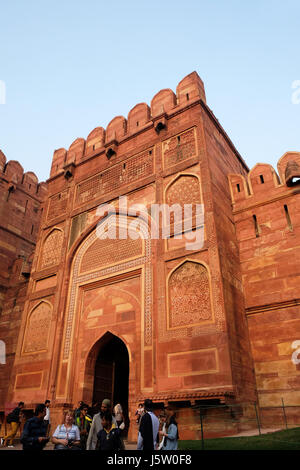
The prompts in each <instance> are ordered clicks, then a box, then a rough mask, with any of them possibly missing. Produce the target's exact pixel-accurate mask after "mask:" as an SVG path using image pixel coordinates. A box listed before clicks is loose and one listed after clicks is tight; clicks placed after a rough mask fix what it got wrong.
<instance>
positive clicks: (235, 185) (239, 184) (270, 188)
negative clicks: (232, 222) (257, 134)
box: [228, 152, 300, 210]
mask: <svg viewBox="0 0 300 470" xmlns="http://www.w3.org/2000/svg"><path fill="white" fill-rule="evenodd" d="M277 168H278V173H279V174H277V172H276V171H275V170H274V168H273V167H272V165H269V164H267V163H257V164H256V165H255V166H254V167H253V168H252V169H251V170H250V171H249V173H248V176H247V178H245V177H244V176H242V175H239V174H230V175H228V180H229V186H230V191H231V199H232V204H233V207H234V210H238V209H242V208H246V207H248V206H249V205H253V204H254V203H259V201H267V200H272V199H273V198H276V197H279V196H280V194H285V193H286V191H294V189H295V187H300V186H299V185H300V152H286V153H285V154H284V155H283V156H282V157H281V158H280V159H279V161H278V164H277Z"/></svg>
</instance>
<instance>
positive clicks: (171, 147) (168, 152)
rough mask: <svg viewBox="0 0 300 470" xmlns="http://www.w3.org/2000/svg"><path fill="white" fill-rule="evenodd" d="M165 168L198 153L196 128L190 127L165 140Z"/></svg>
mask: <svg viewBox="0 0 300 470" xmlns="http://www.w3.org/2000/svg"><path fill="white" fill-rule="evenodd" d="M162 145H163V147H162V153H163V162H164V168H169V167H171V166H172V165H175V164H176V163H180V162H182V161H184V160H187V159H188V158H191V157H194V156H196V155H197V145H196V130H195V128H192V129H189V130H187V131H185V132H183V133H181V134H178V135H175V136H173V137H171V138H170V139H167V140H165V141H164V142H163V144H162Z"/></svg>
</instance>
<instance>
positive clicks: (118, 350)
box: [93, 334, 129, 416]
mask: <svg viewBox="0 0 300 470" xmlns="http://www.w3.org/2000/svg"><path fill="white" fill-rule="evenodd" d="M128 382H129V357H128V351H127V348H126V346H125V344H124V343H123V341H122V340H121V339H120V338H118V337H117V336H114V335H112V334H107V336H106V337H105V338H104V344H103V346H102V347H101V349H100V351H99V353H98V357H97V360H96V365H95V376H94V391H93V403H97V404H99V405H101V403H102V400H104V398H109V399H110V400H111V404H112V406H115V405H116V404H117V403H120V404H121V406H122V408H123V412H124V415H125V416H127V415H128Z"/></svg>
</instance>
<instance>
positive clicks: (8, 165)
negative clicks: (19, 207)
mask: <svg viewBox="0 0 300 470" xmlns="http://www.w3.org/2000/svg"><path fill="white" fill-rule="evenodd" d="M0 180H1V181H2V182H3V183H4V184H6V186H7V189H8V191H14V190H15V189H16V187H18V188H19V189H22V190H23V191H24V192H25V193H27V194H30V195H32V196H35V197H38V198H41V199H43V198H44V196H46V194H47V184H46V183H44V182H41V183H39V180H38V178H37V176H36V175H35V173H33V172H32V171H27V172H24V169H23V167H22V165H21V164H20V163H19V162H18V161H16V160H9V161H7V160H6V157H5V155H4V153H3V152H2V151H1V150H0Z"/></svg>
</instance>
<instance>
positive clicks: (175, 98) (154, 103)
mask: <svg viewBox="0 0 300 470" xmlns="http://www.w3.org/2000/svg"><path fill="white" fill-rule="evenodd" d="M200 99H201V100H202V101H204V102H205V101H206V100H205V90H204V84H203V82H202V80H201V78H200V77H199V75H198V74H197V72H192V73H190V74H189V75H187V76H186V77H185V78H183V80H181V81H180V82H179V84H178V85H177V88H176V94H175V93H174V92H173V91H172V90H170V89H169V88H167V89H163V90H160V91H159V92H158V93H157V94H156V95H155V96H154V97H153V99H152V100H151V104H150V107H149V106H148V105H147V104H146V103H139V104H137V105H135V106H134V107H133V108H132V109H131V110H130V111H129V113H128V116H127V119H126V118H125V117H124V116H116V117H114V118H113V119H112V120H111V121H110V122H109V124H108V125H107V128H106V129H104V128H103V127H96V128H95V129H93V130H92V131H91V132H90V134H89V135H88V136H87V138H86V140H85V139H83V138H77V139H75V140H74V142H73V143H72V144H71V145H70V147H69V149H68V150H66V149H64V148H59V149H57V150H55V151H54V154H53V159H52V166H51V172H50V177H51V178H52V177H54V176H56V175H58V174H60V173H62V172H64V171H65V169H66V168H67V167H68V166H69V165H74V164H78V163H79V162H80V161H82V160H84V159H86V158H89V157H92V156H94V155H98V154H100V153H103V154H105V155H106V157H107V158H108V159H109V158H110V157H111V156H112V155H114V154H116V153H117V148H118V145H119V144H120V143H121V142H122V141H123V140H125V139H127V138H129V137H131V136H133V135H135V134H137V133H140V132H141V131H143V130H145V129H147V128H148V127H154V128H155V130H156V132H159V131H160V129H162V128H163V127H165V125H166V119H167V117H168V115H169V114H171V113H173V112H176V111H177V110H180V109H181V108H184V107H186V106H188V105H190V104H192V103H193V102H195V101H197V100H200ZM106 157H105V158H106Z"/></svg>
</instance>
